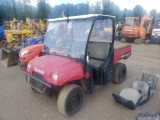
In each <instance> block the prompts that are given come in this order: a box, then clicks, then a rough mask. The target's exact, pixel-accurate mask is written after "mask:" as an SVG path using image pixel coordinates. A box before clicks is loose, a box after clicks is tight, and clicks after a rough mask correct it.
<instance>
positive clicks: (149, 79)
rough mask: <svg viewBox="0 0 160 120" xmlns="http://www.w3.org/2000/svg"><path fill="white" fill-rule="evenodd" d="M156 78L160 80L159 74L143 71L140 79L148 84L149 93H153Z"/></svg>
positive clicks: (156, 81)
mask: <svg viewBox="0 0 160 120" xmlns="http://www.w3.org/2000/svg"><path fill="white" fill-rule="evenodd" d="M158 79H159V80H160V75H157V74H154V73H149V72H146V71H143V74H142V78H141V81H144V82H146V83H148V84H149V86H150V95H152V94H153V93H155V91H156V87H157V83H158Z"/></svg>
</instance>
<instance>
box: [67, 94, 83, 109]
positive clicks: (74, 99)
mask: <svg viewBox="0 0 160 120" xmlns="http://www.w3.org/2000/svg"><path fill="white" fill-rule="evenodd" d="M79 103H80V95H79V94H78V93H74V94H73V95H71V97H70V100H69V103H68V109H69V111H74V110H75V109H76V108H77V107H78V106H79Z"/></svg>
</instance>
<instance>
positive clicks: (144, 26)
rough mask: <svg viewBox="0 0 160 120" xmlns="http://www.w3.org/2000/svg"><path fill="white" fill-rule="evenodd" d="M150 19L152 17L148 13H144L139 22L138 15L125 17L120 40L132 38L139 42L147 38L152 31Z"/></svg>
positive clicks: (124, 40)
mask: <svg viewBox="0 0 160 120" xmlns="http://www.w3.org/2000/svg"><path fill="white" fill-rule="evenodd" d="M152 20H153V17H152V16H149V15H144V16H143V17H142V19H141V22H140V20H139V18H138V17H126V18H125V25H124V27H123V28H122V39H121V42H126V41H127V40H132V41H134V42H135V43H136V44H139V43H141V42H143V41H144V40H145V39H147V38H149V37H150V35H151V32H152ZM139 22H140V24H139Z"/></svg>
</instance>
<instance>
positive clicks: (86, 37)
mask: <svg viewBox="0 0 160 120" xmlns="http://www.w3.org/2000/svg"><path fill="white" fill-rule="evenodd" d="M114 24H115V17H114V16H108V15H101V14H90V15H81V16H72V17H65V18H57V19H51V20H49V25H48V29H47V32H46V35H45V40H44V43H43V49H42V51H41V53H40V54H39V57H36V58H34V59H33V60H31V61H30V62H29V63H28V64H27V69H26V71H25V72H24V73H25V75H26V81H27V82H28V83H29V84H30V85H31V88H33V89H34V90H36V91H38V92H40V93H47V94H50V95H53V94H55V96H56V98H57V108H58V110H59V112H60V113H62V114H64V115H68V116H71V115H74V114H75V113H77V112H78V111H79V110H80V108H81V105H82V103H83V95H84V92H88V93H93V91H94V89H95V86H104V85H105V84H107V83H108V82H109V81H113V82H114V83H117V84H120V83H122V82H123V81H124V80H125V79H126V75H127V68H126V65H125V64H123V63H120V62H118V61H119V60H121V59H127V58H128V57H129V56H130V55H131V46H130V45H128V46H125V47H122V48H119V49H114V47H113V46H114V35H115V32H114V29H115V26H114ZM25 50H26V48H25ZM27 54H32V52H29V53H26V54H25V55H27Z"/></svg>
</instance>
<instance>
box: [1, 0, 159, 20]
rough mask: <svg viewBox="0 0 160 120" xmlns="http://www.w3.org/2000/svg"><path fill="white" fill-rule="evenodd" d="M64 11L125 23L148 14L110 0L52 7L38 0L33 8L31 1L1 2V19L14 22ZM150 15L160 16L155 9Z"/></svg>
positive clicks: (50, 15) (45, 16)
mask: <svg viewBox="0 0 160 120" xmlns="http://www.w3.org/2000/svg"><path fill="white" fill-rule="evenodd" d="M62 11H64V12H65V16H76V15H84V14H106V15H112V16H116V19H117V21H124V18H125V17H130V16H134V17H139V18H140V19H141V18H142V16H143V15H145V14H147V12H146V10H145V9H144V8H143V7H142V6H140V5H136V6H135V7H134V8H133V9H132V10H128V9H126V8H125V9H124V10H120V8H119V7H118V6H117V5H116V4H114V3H113V2H111V1H110V0H102V1H100V2H97V3H95V4H93V3H90V2H86V3H78V4H71V3H68V4H61V5H55V6H54V7H52V6H50V4H49V3H46V1H45V0H38V1H37V5H36V6H33V5H32V2H31V0H0V19H1V21H0V22H2V20H12V19H13V17H16V18H17V19H18V20H21V19H22V20H25V19H26V17H29V18H31V19H35V18H38V19H48V18H57V17H60V13H61V12H62ZM149 14H150V15H152V16H153V17H154V18H155V16H157V15H159V14H160V13H158V12H157V11H156V10H155V9H153V10H151V11H150V13H149Z"/></svg>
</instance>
